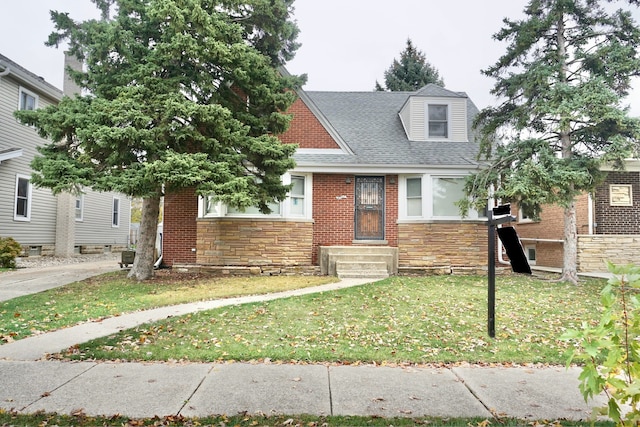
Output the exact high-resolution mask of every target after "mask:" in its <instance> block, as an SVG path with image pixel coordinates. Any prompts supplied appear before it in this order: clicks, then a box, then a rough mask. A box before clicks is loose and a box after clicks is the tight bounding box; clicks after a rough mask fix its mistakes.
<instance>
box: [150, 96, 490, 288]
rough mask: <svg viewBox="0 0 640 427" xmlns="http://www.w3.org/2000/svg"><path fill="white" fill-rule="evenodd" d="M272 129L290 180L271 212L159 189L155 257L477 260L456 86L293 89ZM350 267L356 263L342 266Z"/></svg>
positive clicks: (373, 269)
mask: <svg viewBox="0 0 640 427" xmlns="http://www.w3.org/2000/svg"><path fill="white" fill-rule="evenodd" d="M289 112H290V113H291V114H292V115H293V120H292V123H291V126H290V128H289V130H288V131H287V132H286V133H284V134H283V135H281V140H282V141H283V143H297V144H299V146H300V148H299V149H298V150H297V152H296V154H295V160H296V167H295V168H294V169H293V170H292V171H290V172H289V173H287V174H286V175H285V176H284V177H283V181H284V182H285V183H287V184H289V183H291V184H293V189H292V191H291V193H290V195H289V198H288V199H287V200H286V201H284V202H282V203H279V204H274V205H273V206H272V208H273V213H272V214H270V215H262V214H260V213H259V212H258V211H257V210H256V209H247V210H246V211H244V212H241V211H238V210H237V209H233V208H231V207H227V206H224V205H222V204H220V203H215V202H213V200H212V199H211V198H208V197H204V198H203V197H200V198H199V197H197V196H195V195H194V192H193V190H184V191H182V192H180V193H177V194H169V195H166V196H165V200H164V207H165V214H164V236H163V242H164V244H163V260H164V263H165V264H166V265H168V266H173V267H179V266H188V265H190V266H200V268H204V269H208V270H212V271H219V272H221V273H223V274H224V273H229V272H231V271H233V270H234V269H237V270H243V269H244V270H246V268H247V267H249V270H250V271H252V272H253V273H256V274H288V273H289V272H307V271H308V272H316V273H317V272H320V273H322V274H338V275H341V276H348V275H350V274H354V275H362V274H363V272H364V271H366V272H369V273H370V274H371V275H384V274H397V273H400V274H411V273H420V274H422V273H426V272H433V271H435V272H444V273H451V272H455V271H457V270H460V269H464V270H467V269H476V268H480V269H484V270H486V265H487V226H486V218H483V215H480V216H479V215H478V213H477V212H470V213H469V215H468V217H467V218H462V217H461V216H460V214H459V210H458V207H457V206H456V205H455V202H456V201H457V200H460V199H461V198H462V197H463V182H464V179H465V176H466V175H468V174H469V173H470V172H472V171H474V170H476V169H477V168H478V167H479V166H478V162H477V161H476V155H477V153H478V144H477V143H476V141H475V137H474V134H473V132H472V130H471V128H472V126H471V124H472V121H473V118H474V116H475V115H476V114H477V112H478V111H477V108H476V106H475V105H474V104H473V102H472V101H471V100H470V99H469V98H468V96H467V95H466V94H465V93H462V92H452V91H450V90H447V89H443V88H441V87H439V86H436V85H433V84H430V85H427V86H425V87H424V88H422V89H420V90H418V91H416V92H374V91H372V92H304V91H300V92H299V99H298V100H297V101H296V102H295V103H294V105H293V106H292V107H291V108H290V110H289ZM350 270H355V271H354V272H351V271H350Z"/></svg>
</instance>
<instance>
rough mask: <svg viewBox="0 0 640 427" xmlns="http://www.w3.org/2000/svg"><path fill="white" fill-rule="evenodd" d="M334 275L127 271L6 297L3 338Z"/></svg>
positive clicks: (0, 313)
mask: <svg viewBox="0 0 640 427" xmlns="http://www.w3.org/2000/svg"><path fill="white" fill-rule="evenodd" d="M336 280H337V279H336V278H334V277H308V276H299V277H288V276H274V277H231V278H213V277H207V276H196V275H188V274H181V273H171V272H168V271H159V272H158V273H157V274H156V277H155V278H154V279H152V280H149V281H146V282H142V283H137V282H132V281H130V280H127V279H126V273H125V272H123V271H120V272H117V273H109V274H105V275H102V276H98V277H94V278H91V279H87V280H84V281H81V282H77V283H72V284H69V285H67V286H63V287H60V288H55V289H51V290H48V291H46V292H41V293H38V294H34V295H26V296H23V297H19V298H14V299H11V300H8V301H3V302H0V344H2V343H4V342H7V341H12V340H16V339H20V338H24V337H27V336H29V335H33V334H37V333H41V332H46V331H50V330H54V329H60V328H64V327H68V326H72V325H75V324H78V323H81V322H86V321H88V320H96V319H101V318H104V317H111V316H118V315H120V314H122V313H126V312H132V311H136V310H146V309H149V308H155V307H161V306H167V305H173V304H181V303H186V302H193V301H203V300H212V299H219V298H229V297H236V296H244V295H255V294H266V293H273V292H280V291H286V290H291V289H300V288H305V287H309V286H316V285H322V284H326V283H331V282H334V281H336Z"/></svg>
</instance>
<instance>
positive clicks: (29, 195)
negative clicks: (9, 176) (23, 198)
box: [13, 174, 33, 222]
mask: <svg viewBox="0 0 640 427" xmlns="http://www.w3.org/2000/svg"><path fill="white" fill-rule="evenodd" d="M21 179H26V180H27V181H28V182H29V186H28V187H27V216H19V215H18V213H17V212H16V205H17V203H18V182H19V181H20V180H21ZM32 203H33V185H32V184H31V177H30V176H28V175H22V174H16V185H15V192H14V195H13V219H14V220H15V221H25V222H26V221H31V204H32Z"/></svg>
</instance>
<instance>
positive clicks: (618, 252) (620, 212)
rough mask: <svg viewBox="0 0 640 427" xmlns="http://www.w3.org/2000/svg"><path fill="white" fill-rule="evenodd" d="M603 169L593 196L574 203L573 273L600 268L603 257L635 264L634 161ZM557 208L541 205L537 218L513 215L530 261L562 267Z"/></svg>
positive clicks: (638, 256)
mask: <svg viewBox="0 0 640 427" xmlns="http://www.w3.org/2000/svg"><path fill="white" fill-rule="evenodd" d="M606 170H608V175H607V179H606V180H605V182H603V183H602V184H601V185H600V186H598V188H597V189H596V192H595V194H594V195H593V196H591V195H588V194H584V195H582V196H580V197H579V198H578V199H577V201H576V213H577V218H576V224H577V228H578V271H583V272H587V271H606V261H607V260H608V261H611V262H613V263H615V264H636V265H640V160H628V161H627V162H626V165H625V170H624V171H614V170H612V169H610V168H609V169H606ZM563 227H564V214H563V209H562V208H561V207H558V206H545V207H544V208H543V210H542V215H541V218H540V221H538V222H533V221H531V220H529V219H527V218H523V216H522V214H521V213H519V214H518V222H517V224H516V228H517V230H518V235H519V236H520V239H521V240H522V244H523V247H524V249H525V254H526V255H527V257H528V258H529V262H530V263H531V264H534V265H537V266H544V267H556V268H561V267H562V258H563V242H562V241H563Z"/></svg>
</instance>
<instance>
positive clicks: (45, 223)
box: [0, 55, 131, 248]
mask: <svg viewBox="0 0 640 427" xmlns="http://www.w3.org/2000/svg"><path fill="white" fill-rule="evenodd" d="M7 70H8V72H6V71H7ZM0 73H2V74H4V75H2V76H0V153H2V152H3V151H4V150H9V149H21V150H22V155H21V156H19V157H14V158H10V159H7V160H4V161H2V162H0V236H3V237H5V236H10V237H13V238H14V239H16V240H17V241H18V242H19V243H20V244H21V245H23V246H48V247H49V248H52V247H54V246H55V244H56V216H57V215H58V203H57V197H55V196H54V195H53V194H52V193H51V191H50V190H48V189H38V188H35V187H33V186H32V193H31V199H30V203H31V206H30V208H31V209H30V211H31V215H30V219H29V220H28V221H25V220H16V219H15V218H14V212H15V207H16V177H17V176H18V175H21V176H27V177H30V176H31V173H32V170H31V168H30V164H31V161H32V160H33V158H34V157H35V156H36V155H37V154H38V152H37V149H36V147H37V146H39V145H43V144H45V143H46V142H47V141H46V140H44V139H42V138H40V137H39V136H38V134H37V132H36V130H35V129H34V128H32V127H29V126H25V125H22V124H20V123H19V122H18V121H17V120H16V119H15V118H14V116H13V113H14V112H15V111H16V110H17V109H18V108H19V98H20V88H21V87H22V88H24V89H26V90H28V91H29V92H30V93H32V94H33V95H36V96H37V98H38V104H37V107H38V108H43V107H46V106H48V105H54V104H55V103H57V102H58V101H59V100H60V99H61V98H62V92H61V91H60V90H58V89H56V88H55V87H53V86H51V85H49V84H48V83H46V82H44V81H43V80H41V79H39V78H38V77H37V76H35V75H34V74H33V73H30V72H29V71H27V70H25V69H24V68H22V67H20V66H19V65H18V64H15V63H13V62H12V61H11V60H9V59H8V58H6V57H4V56H2V55H0ZM114 195H115V194H114V193H98V192H93V191H90V190H89V191H87V194H86V195H85V204H84V208H85V210H84V217H83V220H82V221H75V222H74V223H73V227H72V233H73V234H72V237H73V242H74V245H75V246H84V245H90V246H96V247H99V246H102V245H104V246H107V245H110V246H113V245H117V246H125V245H126V244H127V243H128V236H129V219H130V212H131V211H130V201H129V199H128V198H127V197H126V196H125V195H122V194H121V195H117V197H119V198H120V211H121V212H120V225H119V227H112V224H111V221H112V203H113V197H114ZM68 214H69V215H74V216H75V213H74V212H73V211H71V212H69V213H68ZM58 238H60V236H58Z"/></svg>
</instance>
